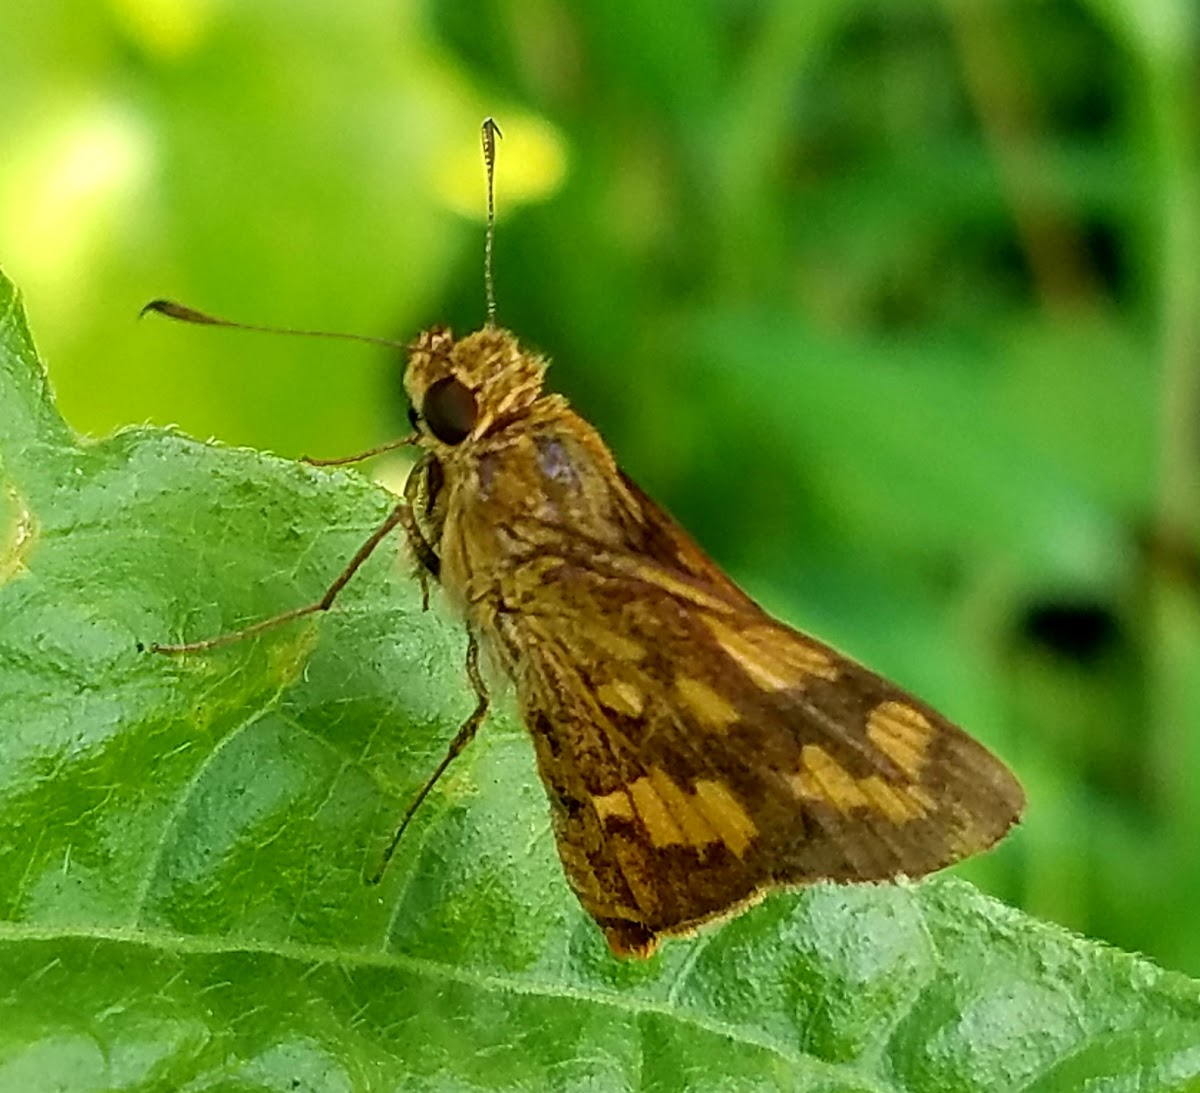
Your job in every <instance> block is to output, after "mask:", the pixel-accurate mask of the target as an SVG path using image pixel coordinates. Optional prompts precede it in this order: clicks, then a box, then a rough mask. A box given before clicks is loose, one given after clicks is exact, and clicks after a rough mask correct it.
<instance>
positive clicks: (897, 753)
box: [867, 700, 933, 778]
mask: <svg viewBox="0 0 1200 1093" xmlns="http://www.w3.org/2000/svg"><path fill="white" fill-rule="evenodd" d="M867 739H868V740H870V741H871V743H872V744H874V745H875V747H877V748H878V749H879V750H880V751H881V752H883V754H884V755H886V756H887V757H888V758H889V759H891V760H892V762H894V763H895V764H896V765H897V766H898V767H900V769H901V770H903V771H904V773H905V774H907V775H908V776H909V777H910V778H917V777H919V776H920V773H921V769H922V768H923V767H924V766H925V760H926V759H927V758H928V753H929V743H930V741H931V740H932V739H933V725H932V724H930V722H929V719H928V718H927V717H926V716H925V715H924V714H923V713H921V711H920V710H917V709H914V708H913V707H912V706H910V705H908V704H907V703H906V702H897V701H895V700H889V701H887V702H881V703H880V704H879V705H878V706H876V707H875V709H873V710H872V711H871V715H870V717H868V718H867Z"/></svg>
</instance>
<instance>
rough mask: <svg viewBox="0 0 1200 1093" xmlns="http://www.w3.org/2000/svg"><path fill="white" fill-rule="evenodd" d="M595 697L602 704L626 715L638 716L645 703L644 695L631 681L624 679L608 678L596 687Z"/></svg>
mask: <svg viewBox="0 0 1200 1093" xmlns="http://www.w3.org/2000/svg"><path fill="white" fill-rule="evenodd" d="M596 698H597V699H599V700H600V704H601V705H602V706H607V707H608V708H609V709H610V710H612V711H614V712H615V713H623V714H625V715H627V716H628V717H640V716H641V713H642V709H643V708H644V707H645V705H646V696H645V695H644V694H642V692H641V691H639V690H638V689H637V687H635V686H634V685H633V684H632V683H630V682H628V681H627V680H624V679H610V680H609V681H608V682H607V683H601V684H600V686H599V687H597V688H596Z"/></svg>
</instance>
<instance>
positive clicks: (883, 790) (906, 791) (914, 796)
mask: <svg viewBox="0 0 1200 1093" xmlns="http://www.w3.org/2000/svg"><path fill="white" fill-rule="evenodd" d="M858 784H859V785H860V786H861V787H862V790H863V792H864V793H865V794H866V795H867V800H868V801H870V803H871V808H873V809H874V810H875V811H876V812H882V813H883V815H884V816H886V817H887V818H888V819H889V820H891V821H892V823H894V824H905V823H908V821H909V820H919V819H920V818H921V817H922V816H925V815H928V812H929V809H930V807H931V806H932V804H933V802H932V801H931V800H930V799H929V797H928V796H926V794H925V793H923V792H922V791H921V790H920V789H918V788H917V787H916V786H905V787H904V788H902V789H901V788H898V787H896V786H893V785H890V784H889V783H888V782H885V781H884V780H883V779H882V778H880V777H879V775H878V774H872V775H871V776H870V777H868V778H864V779H862V781H860V782H859V783H858Z"/></svg>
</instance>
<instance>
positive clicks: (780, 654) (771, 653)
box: [703, 615, 838, 691]
mask: <svg viewBox="0 0 1200 1093" xmlns="http://www.w3.org/2000/svg"><path fill="white" fill-rule="evenodd" d="M703 618H704V624H705V626H707V627H708V629H709V631H710V632H711V633H712V636H713V637H714V638H715V639H716V641H717V644H718V645H720V646H721V648H722V649H724V650H725V653H726V654H727V655H728V656H729V657H730V658H731V659H732V660H733V661H734V662H735V663H736V664H737V665H738V666H739V667H740V668H741V669H742V671H743V672H745V673H746V675H748V676H749V677H750V678H751V679H752V680H753V681H754V682H755V683H757V684H758V685H759V686H760V687H763V688H765V689H766V690H768V691H787V690H791V689H792V688H794V687H800V686H803V684H804V681H805V679H807V678H808V677H810V676H816V677H817V678H819V679H827V680H834V679H837V676H838V669H837V665H836V664H835V663H834V659H833V657H831V656H830V655H829V654H828V653H826V652H825V651H824V650H823V649H821V648H820V647H818V646H817V645H815V644H812V643H810V642H808V641H806V640H805V639H804V638H802V637H801V636H800V635H799V634H797V633H795V631H793V630H789V629H787V628H786V627H784V626H752V627H749V628H747V629H745V630H737V629H735V628H734V627H732V626H730V625H729V623H728V622H726V621H725V620H724V619H717V618H714V617H712V616H711V615H705V616H703Z"/></svg>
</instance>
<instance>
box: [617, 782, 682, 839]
mask: <svg viewBox="0 0 1200 1093" xmlns="http://www.w3.org/2000/svg"><path fill="white" fill-rule="evenodd" d="M629 796H630V797H632V798H633V807H634V808H636V809H637V814H638V816H639V817H640V818H641V821H642V824H643V825H644V826H645V828H646V833H647V834H648V835H649V836H650V842H651V843H652V844H653V845H654V846H660V847H661V846H684V845H685V844H686V842H687V840H686V839H685V838H684V837H683V832H682V831H680V830H679V825H678V824H676V823H675V821H674V820H673V819H672V818H671V813H670V812H668V811H667V806H666V804H665V803H664V802H663V799H662V797H660V796H659V793H658V790H656V789H655V788H654V785H653V783H652V782H651V781H650V779H649V778H639V779H638V780H637V781H636V782H633V783H631V785H630V786H629Z"/></svg>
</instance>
